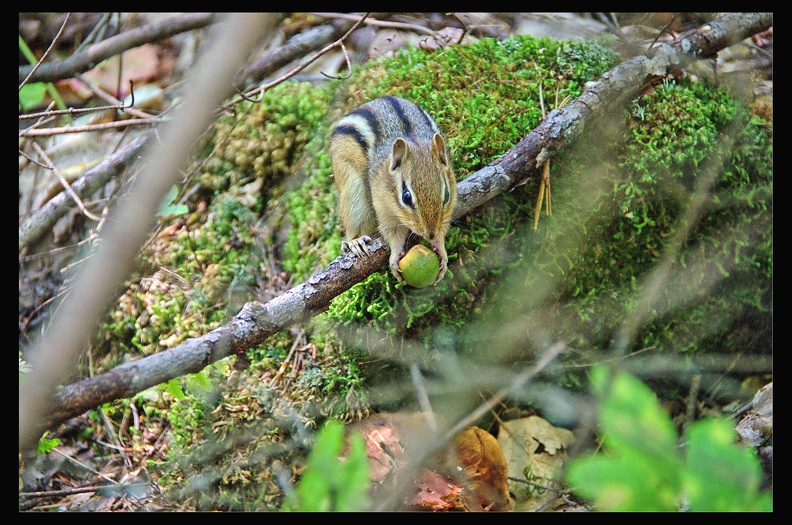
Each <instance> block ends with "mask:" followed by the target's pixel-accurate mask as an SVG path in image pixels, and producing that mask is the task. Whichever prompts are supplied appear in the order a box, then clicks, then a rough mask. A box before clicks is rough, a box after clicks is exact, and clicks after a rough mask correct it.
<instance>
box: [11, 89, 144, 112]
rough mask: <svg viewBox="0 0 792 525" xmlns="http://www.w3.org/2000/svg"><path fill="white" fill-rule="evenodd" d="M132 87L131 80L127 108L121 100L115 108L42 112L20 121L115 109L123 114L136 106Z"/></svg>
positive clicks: (101, 107) (104, 107)
mask: <svg viewBox="0 0 792 525" xmlns="http://www.w3.org/2000/svg"><path fill="white" fill-rule="evenodd" d="M132 86H133V85H132V81H131V80H130V81H129V88H130V94H131V95H132V100H131V101H130V103H129V105H128V106H125V105H124V103H123V102H121V101H120V100H119V101H117V102H118V104H116V105H113V106H99V107H95V108H69V109H56V110H47V111H40V112H38V113H28V114H26V115H19V120H29V119H33V118H40V117H45V116H47V117H49V116H58V115H75V114H77V113H91V112H97V111H107V110H114V109H117V110H119V111H122V112H123V111H125V110H128V109H131V108H132V106H134V105H135V92H134V91H133V90H132ZM138 113H142V116H143V117H144V118H151V115H147V114H146V113H143V112H138Z"/></svg>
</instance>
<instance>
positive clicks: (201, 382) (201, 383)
mask: <svg viewBox="0 0 792 525" xmlns="http://www.w3.org/2000/svg"><path fill="white" fill-rule="evenodd" d="M186 382H187V390H189V391H190V392H194V393H198V394H205V393H207V392H211V391H212V390H213V389H214V384H213V383H212V380H211V379H210V378H209V375H208V374H207V373H206V370H205V369H204V370H201V371H200V372H198V373H197V374H188V375H187V376H186Z"/></svg>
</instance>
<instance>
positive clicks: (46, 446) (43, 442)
mask: <svg viewBox="0 0 792 525" xmlns="http://www.w3.org/2000/svg"><path fill="white" fill-rule="evenodd" d="M47 435H49V430H47V431H46V432H44V435H42V436H41V439H39V442H38V449H37V453H38V454H46V453H48V452H50V451H52V449H53V448H55V447H57V446H58V445H60V439H58V438H52V439H47Z"/></svg>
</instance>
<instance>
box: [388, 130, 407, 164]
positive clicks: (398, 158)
mask: <svg viewBox="0 0 792 525" xmlns="http://www.w3.org/2000/svg"><path fill="white" fill-rule="evenodd" d="M409 153H410V147H409V146H407V142H406V141H405V140H404V139H403V138H401V137H399V138H397V139H396V140H395V141H394V142H393V149H392V150H391V158H390V161H391V162H390V170H391V171H396V170H397V169H399V168H401V166H402V164H404V161H405V160H406V159H407V155H409Z"/></svg>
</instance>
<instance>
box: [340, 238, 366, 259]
mask: <svg viewBox="0 0 792 525" xmlns="http://www.w3.org/2000/svg"><path fill="white" fill-rule="evenodd" d="M370 242H371V237H369V236H368V235H363V236H362V237H358V238H357V239H352V240H351V241H344V242H342V243H341V251H342V252H343V253H347V252H352V253H353V254H354V255H355V257H357V258H359V259H362V258H363V257H368V256H369V255H371V254H372V251H371V248H370V247H369V243H370Z"/></svg>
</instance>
